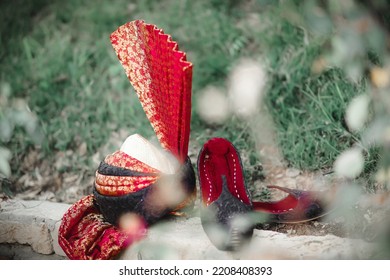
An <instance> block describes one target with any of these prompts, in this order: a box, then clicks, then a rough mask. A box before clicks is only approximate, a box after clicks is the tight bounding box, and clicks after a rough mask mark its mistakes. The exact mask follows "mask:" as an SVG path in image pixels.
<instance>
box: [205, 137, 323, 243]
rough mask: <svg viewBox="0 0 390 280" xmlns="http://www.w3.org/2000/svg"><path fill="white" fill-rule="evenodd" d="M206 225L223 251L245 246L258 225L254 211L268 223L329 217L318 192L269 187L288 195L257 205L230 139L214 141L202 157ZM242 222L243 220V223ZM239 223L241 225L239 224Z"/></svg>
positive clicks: (208, 233)
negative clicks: (264, 217)
mask: <svg viewBox="0 0 390 280" xmlns="http://www.w3.org/2000/svg"><path fill="white" fill-rule="evenodd" d="M198 176H199V184H200V189H201V204H202V208H201V219H202V226H203V228H204V230H205V232H206V234H207V235H208V237H209V239H210V240H211V242H212V243H213V244H214V245H215V246H216V247H217V248H218V249H220V250H235V249H238V248H240V247H241V246H242V244H243V242H244V241H245V240H247V239H248V238H249V237H250V236H251V235H252V231H253V227H254V225H255V224H256V223H257V221H255V220H253V219H252V220H251V219H250V218H249V217H252V218H253V215H248V214H250V212H252V213H254V212H257V213H262V214H266V215H267V217H268V218H267V222H277V223H300V222H305V221H309V220H314V219H317V218H319V217H321V216H323V215H325V214H326V212H325V211H324V206H323V204H324V203H323V201H322V195H321V193H317V192H310V191H302V190H295V189H289V188H283V187H278V186H268V187H269V188H275V189H278V190H281V191H283V192H286V193H287V194H288V195H287V196H286V197H285V198H284V199H282V200H280V201H275V202H253V201H252V200H251V196H250V194H249V192H248V190H247V187H246V184H245V180H244V172H243V168H242V163H241V159H240V156H239V153H238V152H237V150H236V148H235V147H234V146H233V144H231V143H230V142H229V141H228V140H226V139H223V138H212V139H210V140H209V141H208V142H206V143H205V144H204V146H203V149H202V150H201V152H200V154H199V158H198ZM240 219H241V221H240ZM237 221H238V222H237Z"/></svg>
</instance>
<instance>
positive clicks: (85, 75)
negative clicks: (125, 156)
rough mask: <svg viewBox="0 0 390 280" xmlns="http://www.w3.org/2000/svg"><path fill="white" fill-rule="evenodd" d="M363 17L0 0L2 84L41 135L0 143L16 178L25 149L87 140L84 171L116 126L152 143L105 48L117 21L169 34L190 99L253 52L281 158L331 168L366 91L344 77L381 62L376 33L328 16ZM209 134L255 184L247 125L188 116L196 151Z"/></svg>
mask: <svg viewBox="0 0 390 280" xmlns="http://www.w3.org/2000/svg"><path fill="white" fill-rule="evenodd" d="M347 2H348V3H349V2H350V1H347ZM352 2H353V1H352ZM343 3H344V2H343ZM374 6H375V5H374ZM353 7H355V6H353ZM359 7H360V6H359ZM374 9H377V10H378V9H379V10H381V9H383V7H382V6H380V8H377V7H376V6H375V7H374ZM312 11H316V13H313V12H312ZM361 11H365V9H363V8H361V7H360V8H358V9H355V8H353V9H352V8H350V7H349V6H348V5H347V4H340V3H338V1H269V0H258V1H243V2H239V1H219V0H213V1H207V0H199V1H189V0H185V1H176V0H164V1H152V0H138V1H132V2H131V3H130V2H129V1H125V0H115V1H103V0H98V1H85V0H82V1H76V0H69V1H58V0H56V1H48V0H39V1H27V2H26V1H21V0H15V1H2V2H1V3H0V18H1V19H2V24H0V31H1V32H0V34H1V35H0V43H1V45H2V48H0V82H4V83H7V84H9V85H10V87H11V89H12V91H11V92H12V96H10V99H16V98H22V99H24V100H25V101H26V102H27V105H28V108H29V109H30V110H31V111H32V112H33V113H34V114H35V115H36V116H37V119H38V122H39V126H40V128H41V129H42V131H43V132H44V139H43V141H42V142H41V143H40V145H37V144H36V143H35V142H34V141H33V140H32V139H31V137H30V136H29V135H28V134H26V131H24V130H23V129H15V130H14V131H13V135H12V137H11V138H10V139H9V140H7V141H5V140H3V141H2V145H3V146H6V147H7V148H8V149H9V150H11V151H12V155H13V157H14V160H13V161H12V169H13V170H14V171H17V170H18V164H20V162H21V159H22V158H23V157H24V156H25V155H26V154H28V152H29V151H30V149H41V151H42V152H44V154H45V156H46V157H50V156H54V155H55V153H56V152H58V151H67V150H76V149H77V148H78V147H79V146H80V145H81V144H82V143H87V147H88V150H87V154H86V155H85V157H84V158H83V160H82V161H81V162H79V163H77V164H85V163H86V162H87V161H88V158H89V157H91V156H92V155H93V154H95V153H96V151H97V150H98V149H99V148H101V147H102V146H103V145H104V144H106V143H107V141H108V139H109V137H110V135H111V134H112V133H113V132H115V131H118V130H120V129H124V130H125V131H127V132H128V134H132V133H135V132H137V133H140V134H142V135H144V136H145V137H150V136H152V135H153V131H152V129H151V127H150V125H149V124H148V121H147V119H146V117H145V114H144V113H143V111H142V108H141V106H140V104H139V102H137V98H136V96H135V94H134V92H132V89H131V85H130V84H129V82H128V81H127V78H126V76H125V74H124V71H123V69H122V67H121V65H120V63H119V62H118V60H117V58H116V56H115V54H114V51H113V49H112V47H111V45H110V42H109V34H110V33H111V32H112V31H114V30H115V29H116V28H117V27H118V26H120V25H122V24H124V23H125V22H128V21H131V20H134V19H143V20H145V21H146V22H150V23H153V24H156V25H157V26H158V27H160V28H162V29H163V30H164V31H165V32H166V33H168V34H171V35H172V37H173V39H174V40H175V41H177V42H179V45H180V47H181V49H182V50H184V51H185V52H186V53H187V57H188V59H189V60H190V61H192V62H193V63H194V73H193V93H194V99H193V102H194V104H195V103H196V100H197V96H198V93H199V92H200V91H201V90H202V89H203V88H205V87H206V86H208V85H217V86H220V87H225V86H226V79H227V77H228V74H229V72H230V70H231V68H232V66H233V65H234V64H235V62H236V61H237V60H238V59H239V58H241V57H253V58H258V57H260V56H261V57H262V59H263V60H264V61H265V67H266V70H267V72H268V75H269V85H268V89H269V90H268V92H267V96H266V103H267V105H268V107H269V108H268V109H269V111H270V112H271V114H272V116H273V119H274V122H275V124H276V130H277V134H278V142H279V144H280V146H281V148H282V151H283V153H284V156H285V157H286V159H287V161H288V162H289V163H290V164H291V165H292V166H295V167H299V168H303V169H309V170H316V169H321V168H330V167H331V166H332V163H333V161H334V160H335V158H336V156H337V155H338V154H340V152H341V151H343V150H344V149H346V148H347V147H350V146H352V145H354V144H356V143H358V142H359V139H358V135H355V134H352V133H350V132H349V131H348V129H347V127H346V124H345V121H344V112H345V109H346V107H347V105H348V103H349V101H350V100H351V99H352V98H353V97H354V96H356V95H358V94H360V93H362V92H364V91H365V90H366V86H365V85H364V83H363V82H360V81H358V82H356V80H355V81H351V79H350V78H351V76H353V74H354V73H355V72H354V71H352V72H353V73H352V74H351V71H350V70H351V69H355V68H356V69H358V71H357V72H358V73H366V71H367V67H369V66H370V65H372V64H377V65H381V64H383V61H384V58H383V57H384V52H385V49H384V48H383V45H381V43H380V42H382V41H381V39H383V38H381V37H380V36H378V34H379V35H380V34H381V33H380V30H379V29H376V28H375V29H372V30H374V32H372V33H370V32H367V33H365V34H364V36H362V37H359V36H357V35H359V34H358V33H356V32H355V33H347V34H349V35H351V36H349V35H348V36H344V35H345V34H346V33H344V32H339V26H340V22H339V21H337V20H335V18H337V17H334V15H337V16H339V17H340V16H345V17H346V19H348V20H350V21H351V22H354V21H353V20H354V19H361V17H360V16H359V15H362V14H363V15H364V13H362V12H361ZM381 19H383V20H382V22H384V26H388V20H387V19H388V16H386V15H384V14H383V13H382V14H381ZM378 30H379V31H378ZM344 31H345V30H344ZM351 42H355V43H356V44H361V45H362V46H363V47H362V48H357V49H355V51H356V52H353V53H352V52H351V53H352V54H353V55H351V56H350V57H348V58H350V60H352V62H351V61H350V60H348V61H343V62H342V63H339V64H337V63H333V64H331V62H334V61H336V62H337V57H340V56H341V57H342V58H343V59H344V56H343V53H345V52H346V51H347V52H348V46H349V44H350V43H351ZM321 59H323V60H325V61H327V63H328V64H327V65H326V67H325V68H326V69H325V71H324V72H322V73H313V64H315V63H316V62H317V61H318V60H321ZM339 62H340V61H339ZM344 62H345V63H344ZM349 62H351V64H350V63H349ZM356 62H358V64H356ZM351 65H352V66H356V65H357V66H356V67H355V68H354V67H351ZM334 66H337V67H334ZM355 74H356V73H355ZM194 107H195V106H194ZM215 136H220V137H226V138H228V139H230V140H231V141H232V142H233V143H234V144H235V145H236V146H237V148H238V149H239V150H242V151H243V154H244V158H245V161H246V162H245V164H246V169H248V174H249V175H248V177H249V178H248V179H249V180H255V179H258V178H260V177H261V174H260V173H261V172H260V171H259V168H258V166H259V160H261V159H259V158H258V153H257V151H256V148H255V144H254V142H255V141H254V139H253V138H254V137H253V135H252V134H251V128H250V127H249V124H248V123H246V122H243V121H240V120H238V119H236V117H234V116H232V117H231V118H229V119H228V120H227V121H226V123H225V124H223V125H220V126H211V125H209V124H206V123H205V122H203V121H202V120H201V119H200V117H199V116H198V115H197V112H196V110H194V111H193V121H192V132H191V139H192V140H193V141H194V142H195V143H196V144H197V145H199V146H200V145H202V144H203V143H204V142H205V141H207V139H208V138H210V137H215ZM367 151H368V153H367V154H368V158H369V160H368V162H369V163H370V164H369V166H368V167H367V168H366V170H374V169H375V164H376V162H377V160H378V156H377V155H378V154H377V150H375V149H373V150H369V149H367ZM75 164H76V163H75Z"/></svg>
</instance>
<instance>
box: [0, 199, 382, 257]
mask: <svg viewBox="0 0 390 280" xmlns="http://www.w3.org/2000/svg"><path fill="white" fill-rule="evenodd" d="M69 207H70V205H68V204H63V203H54V202H47V201H22V200H7V201H2V202H0V243H3V244H0V257H4V258H18V259H46V258H47V259H61V258H63V256H65V254H64V252H63V251H62V249H61V248H60V246H59V245H58V241H57V237H58V228H59V225H60V222H61V218H62V216H63V214H64V213H65V211H66V210H67V209H68V208H69ZM10 244H11V245H10ZM18 244H27V245H28V246H26V245H24V246H22V245H18ZM28 247H29V248H30V249H27V248H28ZM374 249H375V248H374V244H372V243H367V242H365V241H362V240H354V239H346V238H341V237H337V236H334V235H326V236H289V235H287V234H283V233H278V232H274V231H266V230H255V232H254V236H253V238H252V240H251V242H250V244H249V246H248V247H247V248H246V249H245V250H243V251H242V252H240V253H230V252H223V251H219V250H217V249H216V248H215V247H214V246H213V245H212V244H211V243H210V241H209V239H208V238H207V236H206V234H205V233H204V231H203V228H202V225H201V222H200V218H199V217H192V218H188V219H185V218H176V219H171V220H168V221H164V222H161V223H159V224H157V225H155V226H153V227H151V228H150V229H149V232H148V236H147V237H146V238H145V239H144V240H142V241H140V242H139V243H137V244H134V245H133V246H131V247H130V248H128V249H127V250H124V252H123V253H122V254H121V256H120V258H121V259H369V258H371V257H372V255H373V252H374ZM7 250H9V251H10V252H8V253H9V254H6V253H4V252H7ZM32 252H33V253H32ZM43 255H46V256H43ZM12 256H13V257H12Z"/></svg>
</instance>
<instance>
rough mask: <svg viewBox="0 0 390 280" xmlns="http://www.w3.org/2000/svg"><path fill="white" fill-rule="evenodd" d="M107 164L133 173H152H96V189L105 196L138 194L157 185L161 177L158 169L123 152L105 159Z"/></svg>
mask: <svg viewBox="0 0 390 280" xmlns="http://www.w3.org/2000/svg"><path fill="white" fill-rule="evenodd" d="M104 161H105V163H107V164H109V165H112V166H116V167H121V168H125V169H129V170H132V171H137V172H143V173H150V174H152V175H150V176H109V175H102V174H99V172H98V171H96V178H95V187H96V190H97V191H98V192H99V193H100V194H103V195H108V196H119V195H125V194H128V193H132V192H137V191H139V190H141V189H143V188H146V187H147V186H150V185H151V184H153V183H155V182H156V180H157V179H158V178H159V177H160V173H159V171H158V170H157V169H154V168H153V167H150V166H149V165H147V164H145V163H143V162H141V161H139V160H137V159H136V158H133V157H131V156H129V155H127V154H126V153H124V152H122V151H117V152H115V153H113V154H112V155H109V156H107V157H106V158H105V160H104Z"/></svg>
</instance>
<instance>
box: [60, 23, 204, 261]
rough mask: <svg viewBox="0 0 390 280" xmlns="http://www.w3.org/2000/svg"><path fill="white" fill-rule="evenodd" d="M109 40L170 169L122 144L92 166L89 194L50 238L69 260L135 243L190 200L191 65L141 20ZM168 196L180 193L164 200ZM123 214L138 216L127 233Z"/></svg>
mask: <svg viewBox="0 0 390 280" xmlns="http://www.w3.org/2000/svg"><path fill="white" fill-rule="evenodd" d="M110 39H111V43H112V46H113V48H114V50H115V52H116V54H117V56H118V58H119V61H120V62H121V64H122V66H123V67H124V69H125V72H126V75H127V77H128V78H129V81H130V82H131V84H132V85H133V87H134V89H135V91H136V94H137V95H138V98H139V100H140V102H141V104H142V107H143V109H144V111H145V113H146V116H147V118H148V119H149V121H150V123H151V125H152V127H153V129H154V131H155V133H156V136H157V139H158V140H159V142H160V144H161V147H162V148H163V150H164V151H166V152H167V153H169V154H170V155H173V157H174V158H175V159H176V161H177V162H178V167H177V169H176V170H175V172H173V173H169V174H167V173H164V172H163V171H162V169H158V168H155V167H154V166H151V164H148V163H147V162H145V161H142V160H140V159H139V157H138V158H137V157H136V156H133V155H131V154H128V153H126V152H125V151H124V150H122V149H121V150H119V151H117V152H114V153H113V154H111V155H108V156H106V158H105V159H104V160H103V161H102V162H101V164H100V165H99V167H98V169H97V171H96V178H95V186H94V190H93V193H92V194H90V195H88V196H86V197H84V198H82V199H81V200H79V201H77V202H76V203H75V204H73V205H72V206H71V207H70V208H69V209H68V211H67V212H66V213H65V214H64V216H63V219H62V223H61V226H60V229H59V236H58V241H59V244H60V246H61V247H62V248H63V250H64V252H65V253H66V255H67V256H68V257H69V258H70V259H112V258H115V257H117V256H118V254H119V253H120V252H121V250H123V249H124V248H126V247H128V246H129V245H131V244H132V243H133V242H136V241H138V240H140V239H141V238H142V237H143V236H144V235H145V233H146V228H147V226H148V225H150V224H152V223H154V222H156V221H158V220H159V219H160V218H162V217H163V216H165V215H167V214H170V213H178V211H180V210H183V209H184V208H191V207H192V206H193V203H194V200H195V197H196V188H195V174H194V170H193V167H192V164H191V161H190V159H189V157H188V156H187V154H188V144H189V136H190V120H191V87H192V64H191V63H190V62H188V61H187V60H186V55H185V53H183V52H181V51H179V48H178V45H177V43H176V42H174V41H172V39H171V37H170V36H169V35H167V34H164V32H163V31H162V30H161V29H158V28H157V27H156V26H154V25H151V24H146V23H144V22H143V21H141V20H135V21H132V22H129V23H126V24H124V25H122V26H120V27H119V28H118V29H117V30H116V31H114V32H113V33H112V34H111V36H110ZM167 190H168V191H167ZM172 194H180V195H179V196H177V197H176V198H175V199H172V197H171V196H172ZM127 213H134V214H136V215H137V216H138V217H140V219H138V222H137V223H135V226H134V227H133V228H132V229H131V230H124V229H122V228H121V227H120V219H121V217H123V216H124V215H126V214H127Z"/></svg>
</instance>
